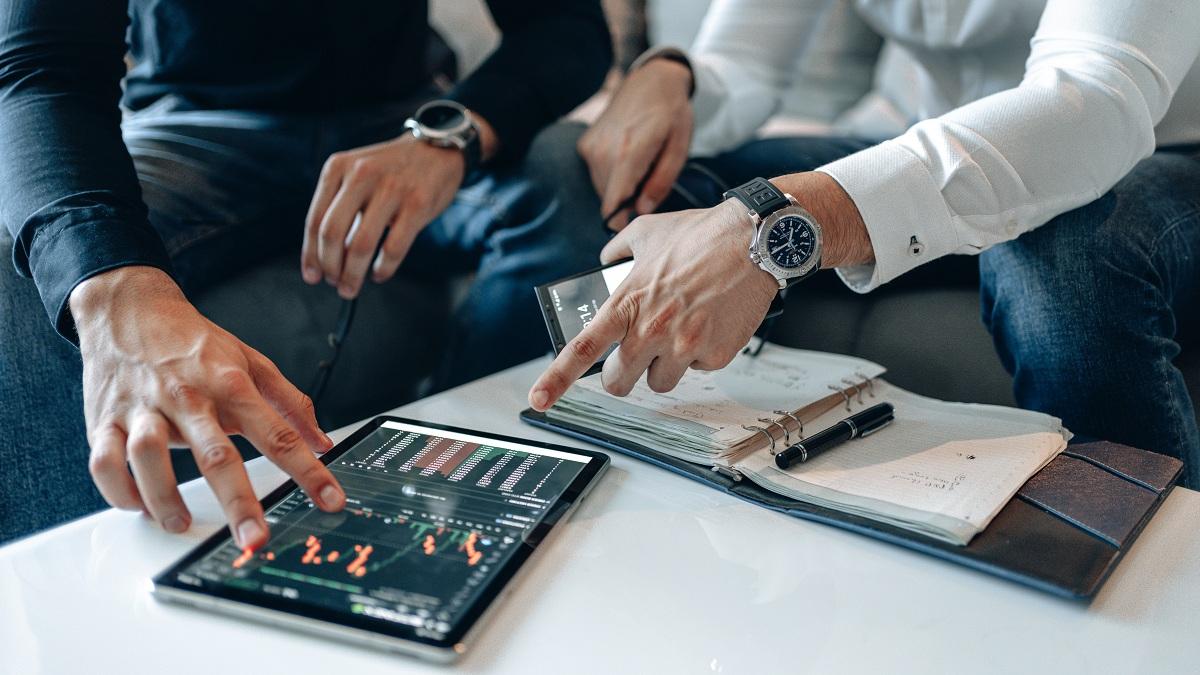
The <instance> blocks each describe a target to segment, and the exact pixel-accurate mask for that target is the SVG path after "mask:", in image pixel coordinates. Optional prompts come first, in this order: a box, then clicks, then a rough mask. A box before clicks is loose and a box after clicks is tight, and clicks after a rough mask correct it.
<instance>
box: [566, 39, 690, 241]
mask: <svg viewBox="0 0 1200 675" xmlns="http://www.w3.org/2000/svg"><path fill="white" fill-rule="evenodd" d="M691 80H692V73H691V71H690V70H688V68H687V66H685V65H683V64H681V63H678V62H675V61H670V60H668V59H653V60H651V61H650V62H649V63H647V64H645V65H643V66H642V67H641V68H638V69H637V70H635V71H633V72H632V73H630V74H629V76H628V77H626V78H625V81H624V82H623V83H622V84H621V86H620V88H618V89H617V92H616V94H614V95H613V99H612V102H611V103H609V104H608V108H606V109H605V111H604V113H603V114H601V115H600V118H599V119H597V120H596V123H595V124H593V125H592V126H591V128H589V129H588V130H587V131H586V132H585V133H584V134H583V136H581V137H580V138H579V143H578V150H579V155H580V156H581V157H583V160H584V161H585V162H586V163H587V165H588V169H589V170H590V172H591V176H592V184H593V185H594V186H595V187H596V194H598V195H600V200H601V201H600V211H601V213H602V214H603V215H604V217H608V215H609V214H611V213H613V211H614V210H615V209H617V208H618V207H619V206H620V205H621V203H622V202H624V201H625V200H627V199H629V198H630V197H633V196H637V201H636V202H635V204H634V208H635V210H636V212H637V213H651V212H653V211H654V209H655V207H657V206H658V205H659V204H660V203H662V201H663V200H664V199H666V198H667V195H668V194H670V192H671V185H672V184H673V183H674V182H675V179H676V178H678V177H679V172H680V171H681V170H682V169H683V165H684V162H686V161H687V154H688V146H689V145H690V144H691V141H692V107H691V104H690V103H689V101H688V92H689V90H690V89H691ZM643 179H645V184H644V185H642V186H641V191H640V193H639V192H638V186H639V184H640V183H641V182H642V180H643ZM628 222H629V212H628V211H624V212H622V213H620V214H618V215H617V216H616V217H615V218H613V219H612V221H611V223H610V224H609V227H611V228H612V229H614V230H618V231H619V230H620V229H621V228H623V227H625V225H626V223H628Z"/></svg>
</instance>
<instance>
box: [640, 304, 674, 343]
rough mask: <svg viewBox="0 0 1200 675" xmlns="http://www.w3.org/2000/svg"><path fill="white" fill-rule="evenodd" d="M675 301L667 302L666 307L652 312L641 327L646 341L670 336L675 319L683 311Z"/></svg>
mask: <svg viewBox="0 0 1200 675" xmlns="http://www.w3.org/2000/svg"><path fill="white" fill-rule="evenodd" d="M682 304H683V303H682V302H681V301H679V300H677V299H672V300H668V301H667V303H666V306H665V307H663V308H662V309H659V310H658V311H656V312H654V313H653V314H652V315H651V316H650V318H649V320H647V321H646V323H645V325H644V326H643V327H642V331H641V332H642V336H643V337H645V338H647V339H656V338H662V337H666V336H668V335H670V334H671V332H672V328H673V324H674V323H675V317H677V316H679V313H680V311H681V310H682V309H683V307H682Z"/></svg>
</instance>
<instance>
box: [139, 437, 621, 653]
mask: <svg viewBox="0 0 1200 675" xmlns="http://www.w3.org/2000/svg"><path fill="white" fill-rule="evenodd" d="M385 422H400V423H403V424H409V425H413V426H417V427H424V428H427V429H429V430H430V431H446V432H456V433H462V434H471V435H474V436H480V437H484V438H490V439H493V440H495V441H498V442H502V443H514V444H518V445H527V446H532V447H537V448H543V449H547V450H556V451H560V452H569V453H572V454H575V455H580V456H584V457H587V458H588V459H589V461H588V463H587V464H586V465H585V466H584V467H583V469H581V470H580V472H579V474H578V475H577V476H576V477H575V479H574V480H573V481H571V484H570V485H569V486H567V488H566V490H564V491H563V493H562V495H561V496H560V497H559V498H558V500H557V501H556V502H555V503H554V504H553V505H551V506H550V508H549V509H547V510H546V512H545V516H544V517H543V518H542V519H541V520H540V521H539V522H538V523H537V524H536V525H535V526H534V528H533V529H532V530H530V531H529V532H528V533H527V534H526V535H525V536H524V537H523V538H522V540H521V544H520V546H518V547H517V548H516V550H514V551H513V554H512V556H511V557H510V558H509V559H508V560H507V561H506V562H505V563H504V564H503V566H501V567H500V569H499V570H497V572H496V573H495V575H493V576H492V577H491V579H490V580H489V581H488V583H487V584H486V585H484V586H483V588H482V589H481V594H480V596H479V598H478V599H477V600H476V601H475V602H474V603H473V604H472V605H471V606H470V607H468V608H467V610H466V611H465V612H464V614H463V615H462V617H461V618H460V619H459V621H458V623H456V624H455V625H454V626H452V627H451V629H450V630H449V631H447V632H446V633H445V635H444V637H442V638H441V639H437V638H433V637H430V636H428V635H422V634H421V632H420V630H419V629H418V628H416V627H413V626H407V625H404V624H397V623H394V622H390V621H386V620H383V619H376V618H372V617H369V616H366V615H362V614H352V613H350V612H349V611H345V612H339V611H336V610H332V609H327V608H324V607H320V606H316V605H311V604H307V603H304V602H300V601H297V600H290V599H287V598H283V597H279V596H274V595H265V594H263V593H259V592H253V591H246V590H242V589H238V588H234V587H231V586H225V585H220V584H215V583H213V582H210V581H207V580H203V579H201V580H200V583H201V585H199V586H196V585H192V584H185V583H182V582H180V581H179V580H178V578H177V577H178V576H179V574H180V573H181V572H183V571H184V570H186V569H187V568H188V567H189V566H191V565H192V564H193V563H195V562H197V561H198V560H200V559H201V558H203V557H204V556H206V555H208V554H209V553H210V552H212V551H213V550H214V549H215V548H217V547H218V546H221V545H222V544H224V543H226V542H227V541H228V540H229V538H230V537H231V534H230V530H229V527H228V525H226V526H225V527H223V528H221V529H220V530H218V531H217V532H216V533H214V534H213V535H212V536H210V537H209V538H207V539H205V540H204V541H203V542H202V543H201V544H199V545H198V546H196V547H195V548H193V549H192V550H191V551H189V552H188V553H187V554H186V555H184V556H183V557H182V558H180V559H179V560H178V561H176V562H175V563H173V564H172V565H170V566H169V567H167V569H165V570H163V571H162V572H161V573H159V574H158V575H157V576H155V577H154V579H153V583H154V587H155V590H156V591H158V590H159V589H169V590H168V592H166V593H163V595H164V597H166V598H167V599H176V598H175V596H176V594H177V593H176V592H178V593H183V594H188V595H192V596H200V597H206V598H211V599H213V600H216V601H220V602H216V603H214V604H213V606H212V609H215V610H217V611H223V609H222V607H221V605H227V604H229V603H233V604H235V605H239V606H241V610H239V611H237V612H236V614H238V615H241V616H248V615H249V614H250V613H251V612H253V611H254V610H256V609H257V610H266V611H264V612H262V615H263V616H262V617H259V618H262V619H263V620H265V621H271V622H276V621H273V620H272V615H274V616H276V617H277V616H278V615H279V613H283V614H286V615H289V616H294V617H297V618H299V619H302V620H304V623H306V624H308V625H309V626H310V627H314V626H313V622H318V623H320V624H327V625H328V627H329V629H330V631H337V630H339V629H352V630H354V631H355V632H360V631H366V632H368V633H373V634H376V635H379V636H383V637H386V638H391V639H394V640H400V641H404V642H410V643H415V644H416V645H423V646H426V647H430V648H433V649H436V650H439V651H440V650H449V651H451V652H459V653H461V651H462V644H461V643H462V642H463V639H464V638H465V637H466V636H467V634H468V633H470V631H471V629H472V628H473V627H475V626H476V624H478V623H479V620H480V618H481V617H482V616H483V614H484V613H485V612H486V611H487V609H488V608H489V607H490V606H491V605H492V604H493V603H495V601H496V600H497V598H498V597H499V596H500V595H501V594H502V593H503V592H504V590H505V588H506V587H507V586H508V584H509V582H510V581H511V580H512V578H513V576H514V575H516V574H517V572H518V571H519V570H521V568H522V567H523V566H524V565H525V564H526V562H527V561H528V559H529V557H530V556H531V555H532V554H533V552H534V551H535V550H536V549H537V547H538V546H539V545H540V544H541V543H542V541H543V540H544V539H545V538H546V536H547V535H548V534H549V533H550V531H551V530H552V529H553V528H554V526H555V525H556V524H558V522H560V521H561V520H562V518H563V516H564V515H565V514H567V513H568V512H569V511H570V510H571V508H572V507H573V506H575V505H576V504H577V503H578V502H579V500H580V499H581V498H582V497H583V495H584V494H585V493H586V492H587V491H588V489H589V488H590V487H591V485H592V484H593V483H594V482H595V480H596V478H597V477H599V475H600V474H601V473H602V472H603V470H604V469H605V468H606V467H607V466H608V464H609V458H608V455H605V454H604V453H601V452H596V451H594V450H582V449H579V448H574V447H568V446H563V445H557V444H554V443H544V442H541V441H534V440H530V439H525V438H516V437H513V436H505V435H501V434H493V433H488V432H484V431H477V430H474V429H465V428H462V427H456V426H451V425H445V424H436V423H433V422H425V421H421V420H414V419H410V418H405V417H395V416H391V415H381V416H379V417H376V418H374V419H372V420H371V421H370V422H367V423H366V424H364V425H363V426H362V427H360V428H358V429H357V430H355V431H354V433H352V434H350V435H349V436H347V437H346V438H345V439H344V440H342V442H340V443H338V444H337V445H335V446H334V447H333V448H332V449H330V450H329V451H328V452H326V453H325V454H324V455H322V456H321V458H320V459H321V462H322V463H323V464H326V465H328V464H330V463H331V462H333V461H335V460H337V459H338V458H339V457H341V456H342V455H343V454H345V453H346V452H348V451H349V450H350V449H351V448H353V447H354V446H356V445H358V443H359V442H360V441H362V440H363V439H364V438H366V437H367V436H368V435H370V434H371V433H372V432H374V431H375V430H376V429H378V428H379V427H380V426H382V425H383V424H384V423H385ZM296 487H297V486H296V482H295V481H294V480H288V481H287V482H285V483H284V484H283V485H281V486H279V487H278V488H276V489H275V490H273V491H271V493H270V494H268V495H267V496H266V497H264V498H263V499H262V500H261V504H262V506H263V509H264V510H266V509H269V508H271V507H272V506H274V505H275V504H276V503H278V502H280V501H282V500H283V499H284V498H285V497H287V495H288V494H290V493H291V492H292V490H294V489H296ZM204 608H205V609H208V607H204ZM421 651H423V650H415V652H414V653H420V652H421Z"/></svg>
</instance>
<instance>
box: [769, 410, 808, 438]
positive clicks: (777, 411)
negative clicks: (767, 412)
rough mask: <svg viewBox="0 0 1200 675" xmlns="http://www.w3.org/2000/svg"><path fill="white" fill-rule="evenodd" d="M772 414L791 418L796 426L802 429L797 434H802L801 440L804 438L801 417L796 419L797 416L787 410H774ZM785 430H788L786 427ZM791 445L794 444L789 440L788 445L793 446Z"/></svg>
mask: <svg viewBox="0 0 1200 675" xmlns="http://www.w3.org/2000/svg"><path fill="white" fill-rule="evenodd" d="M772 412H774V413H775V414H776V415H783V416H784V417H787V418H790V419H791V420H792V421H793V422H795V423H796V426H797V427H799V429H800V430H799V431H798V432H796V433H798V434H800V438H804V422H801V421H800V418H799V417H796V416H795V415H793V414H792V413H790V412H788V411H786V410H773V411H772ZM784 428H786V427H784ZM788 438H789V439H790V438H791V437H790V436H789V437H788ZM791 444H792V443H791V441H790V440H789V441H788V445H791Z"/></svg>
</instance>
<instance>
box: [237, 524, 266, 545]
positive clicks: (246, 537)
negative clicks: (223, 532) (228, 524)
mask: <svg viewBox="0 0 1200 675" xmlns="http://www.w3.org/2000/svg"><path fill="white" fill-rule="evenodd" d="M262 536H263V527H262V525H261V524H259V522H258V520H257V519H255V518H247V519H245V520H243V521H242V524H241V525H238V526H237V538H238V546H241V547H242V548H249V547H250V542H253V541H257V540H258V539H261V538H262Z"/></svg>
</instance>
